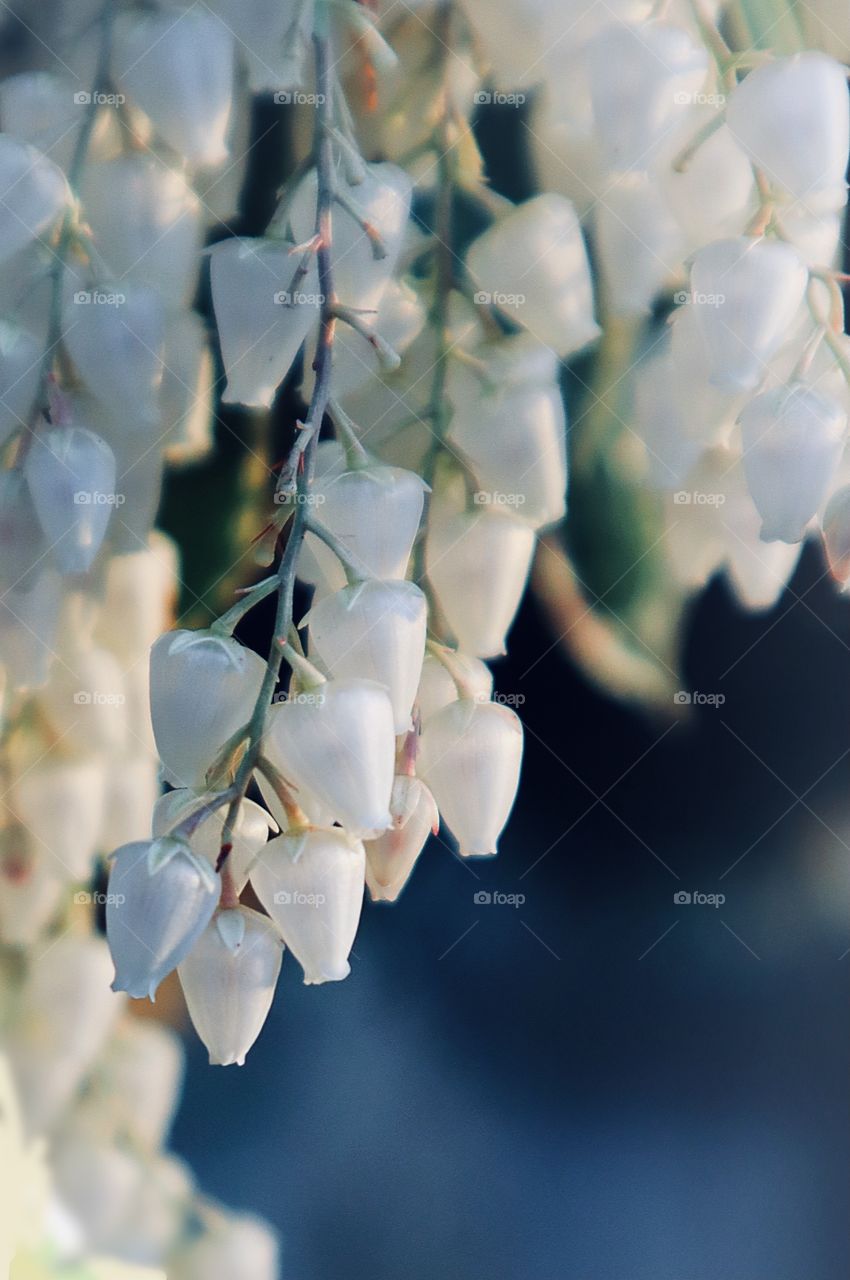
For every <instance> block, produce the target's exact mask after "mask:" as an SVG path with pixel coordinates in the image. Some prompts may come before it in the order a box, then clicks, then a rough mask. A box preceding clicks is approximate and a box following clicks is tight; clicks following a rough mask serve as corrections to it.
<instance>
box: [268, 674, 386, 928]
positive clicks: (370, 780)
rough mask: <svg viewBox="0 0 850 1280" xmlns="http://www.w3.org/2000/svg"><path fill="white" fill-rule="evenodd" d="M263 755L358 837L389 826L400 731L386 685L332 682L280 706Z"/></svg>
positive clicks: (287, 778)
mask: <svg viewBox="0 0 850 1280" xmlns="http://www.w3.org/2000/svg"><path fill="white" fill-rule="evenodd" d="M265 752H266V755H267V756H268V758H269V760H270V761H271V763H272V764H273V765H274V767H275V768H276V769H277V770H278V772H279V773H281V774H282V775H283V777H284V778H285V779H286V781H287V782H288V783H290V784H291V785H292V786H293V787H294V788H295V800H296V802H298V803H300V799H299V792H300V791H302V790H303V791H304V792H306V793H307V795H308V796H314V797H315V798H316V800H318V802H319V804H321V805H323V806H325V807H326V808H327V810H328V811H329V812H330V813H331V814H332V815H333V817H334V818H335V819H336V821H337V822H340V823H342V825H343V826H344V827H345V828H346V830H348V831H350V832H352V833H354V834H356V835H359V834H361V833H363V832H367V831H368V832H372V831H383V830H384V829H385V828H386V827H388V826H389V825H390V814H389V802H390V792H391V790H392V784H393V767H394V762H395V730H394V725H393V711H392V703H391V702H390V699H389V695H388V693H387V691H386V689H385V688H383V686H382V685H378V684H374V683H373V682H372V681H371V680H329V681H327V683H325V684H322V685H318V686H316V687H315V688H313V689H309V690H306V691H305V692H303V693H298V694H295V695H294V696H293V697H291V698H290V699H289V701H287V702H283V703H279V704H278V705H277V707H276V711H275V714H274V716H272V717H271V720H270V723H269V727H268V729H267V732H266V739H265ZM266 905H267V904H266ZM284 936H285V935H284Z"/></svg>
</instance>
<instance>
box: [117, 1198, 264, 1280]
mask: <svg viewBox="0 0 850 1280" xmlns="http://www.w3.org/2000/svg"><path fill="white" fill-rule="evenodd" d="M209 1216H210V1215H209V1214H205V1217H209ZM178 1275H179V1280H278V1276H279V1275H280V1270H279V1266H278V1244H277V1240H276V1239H275V1237H274V1235H273V1234H272V1232H271V1230H270V1229H269V1227H268V1226H267V1225H266V1223H264V1222H261V1221H260V1220H259V1219H258V1218H251V1217H248V1215H247V1214H246V1215H244V1216H242V1215H240V1216H238V1217H237V1216H236V1215H225V1214H223V1213H216V1215H215V1221H214V1223H213V1224H212V1226H210V1227H209V1228H208V1229H207V1230H206V1231H204V1233H203V1235H201V1236H198V1237H197V1238H195V1239H194V1240H192V1241H191V1243H190V1244H189V1245H188V1246H187V1247H186V1249H185V1250H184V1251H182V1252H181V1254H180V1270H179V1272H177V1273H176V1275H175V1280H177V1276H178ZM104 1280H106V1277H104ZM116 1280H120V1277H116Z"/></svg>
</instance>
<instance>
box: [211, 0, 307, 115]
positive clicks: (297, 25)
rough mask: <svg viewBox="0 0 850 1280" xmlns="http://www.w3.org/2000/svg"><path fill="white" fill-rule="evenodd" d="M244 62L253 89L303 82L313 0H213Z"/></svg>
mask: <svg viewBox="0 0 850 1280" xmlns="http://www.w3.org/2000/svg"><path fill="white" fill-rule="evenodd" d="M212 7H213V8H214V9H215V11H216V12H217V13H220V14H221V16H222V18H223V19H224V21H225V22H226V23H227V24H228V26H229V27H230V29H231V31H232V32H233V34H234V36H235V37H236V42H237V46H236V47H237V52H238V53H239V57H240V58H241V60H242V61H243V62H244V63H245V67H246V69H247V72H248V84H249V86H250V88H251V90H252V92H253V93H268V92H269V91H270V90H274V89H277V90H286V89H292V88H293V87H297V86H299V85H301V84H303V82H304V75H305V71H306V68H307V66H308V59H309V53H310V37H311V34H312V31H313V0H304V3H301V2H300V0H253V2H252V3H251V4H248V5H246V4H243V3H242V0H215V3H214V5H213V6H212Z"/></svg>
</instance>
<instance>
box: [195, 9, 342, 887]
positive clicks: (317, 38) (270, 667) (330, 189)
mask: <svg viewBox="0 0 850 1280" xmlns="http://www.w3.org/2000/svg"><path fill="white" fill-rule="evenodd" d="M313 47H314V58H315V70H316V123H315V134H314V154H315V163H316V177H317V190H316V237H317V238H316V246H317V248H316V260H317V267H318V275H319V293H320V295H321V304H320V306H321V312H320V324H319V341H318V343H317V346H316V355H315V358H314V361H313V369H314V372H315V381H314V384H313V394H312V396H311V397H310V405H309V408H308V410H307V415H306V418H305V421H304V423H303V424H300V430H299V433H298V436H297V438H296V441H295V444H294V445H293V448H292V450H291V452H290V454H289V457H288V458H287V460H286V463H285V464H284V467H283V469H282V471H281V476H280V480H279V482H278V492H279V493H284V494H285V493H287V492H290V493H293V492H294V497H295V510H294V511H293V514H292V516H291V517H290V522H289V536H288V538H287V541H286V546H285V548H284V551H283V555H282V556H281V560H280V565H279V567H278V573H277V578H278V587H277V591H278V596H277V610H276V614H275V622H274V634H273V636H272V642H271V647H270V650H269V658H268V664H267V666H266V674H265V678H264V680H263V683H262V686H261V688H260V692H259V694H258V696H257V701H256V704H255V706H254V710H253V713H252V715H251V719H250V720H249V722H248V726H247V731H246V740H247V747H246V750H245V754H244V755H243V757H242V760H241V762H240V764H239V768H238V770H237V773H236V778H235V780H234V784H233V786H234V792H235V794H234V797H233V799H232V800H231V802H230V806H229V808H228V812H227V819H226V821H225V824H224V828H223V830H222V837H221V852H220V854H219V867H220V868H221V869H222V871H223V874H224V875H225V877H226V860H227V856H228V854H229V852H230V848H231V846H232V843H233V831H234V827H235V823H236V819H237V817H238V814H239V806H240V804H241V803H242V800H243V799H244V796H245V792H246V791H247V789H248V786H249V784H250V781H251V777H252V775H253V772H254V769H255V768H256V765H257V761H258V759H259V755H260V747H261V743H262V739H263V733H264V732H265V727H266V719H267V716H268V710H269V706H270V704H271V699H272V695H273V693H274V689H275V685H276V684H277V681H278V677H279V674H280V663H281V658H282V656H283V648H284V646H285V645H286V643H287V638H288V636H289V633H290V630H291V628H292V625H293V596H294V591H295V568H296V564H297V561H298V553H299V551H300V549H301V544H302V542H303V540H304V534H305V532H306V529H307V511H308V506H309V494H310V489H311V486H312V482H313V472H314V468H315V455H316V444H317V442H318V438H319V431H320V430H321V426H322V419H323V417H324V414H325V410H326V409H327V407H328V402H329V400H330V395H331V372H332V367H333V345H334V334H335V330H336V322H337V315H336V296H335V293H334V284H333V263H332V240H333V226H332V209H333V203H334V177H333V137H332V131H331V124H332V105H333V94H334V79H335V77H334V74H333V69H332V67H331V63H330V54H329V39H328V33H327V15H326V13H325V11H324V10H323V8H322V7H321V6H317V10H316V30H315V32H314V36H313Z"/></svg>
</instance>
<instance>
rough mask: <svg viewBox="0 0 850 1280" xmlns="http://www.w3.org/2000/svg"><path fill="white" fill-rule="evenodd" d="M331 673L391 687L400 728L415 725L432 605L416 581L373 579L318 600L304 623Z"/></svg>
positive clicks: (398, 731)
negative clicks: (413, 715)
mask: <svg viewBox="0 0 850 1280" xmlns="http://www.w3.org/2000/svg"><path fill="white" fill-rule="evenodd" d="M305 624H306V625H309V627H310V648H311V651H312V650H315V652H316V654H317V655H318V657H319V659H320V661H321V662H322V664H323V665H324V666H325V667H326V668H327V669H328V671H329V672H330V674H331V675H332V676H334V677H336V678H341V679H356V678H360V679H363V680H373V681H375V682H376V683H377V684H382V685H384V686H385V687H386V689H387V691H388V693H389V695H390V701H391V703H392V708H393V716H394V719H395V732H396V733H397V734H399V733H406V732H407V730H408V729H409V728H410V712H411V708H412V706H413V699H414V698H415V696H416V688H417V685H418V683H419V676H420V673H421V671H422V660H423V658H424V656H425V635H426V631H427V627H428V607H427V603H426V600H425V596H424V595H423V594H422V592H421V591H420V590H419V588H418V587H417V586H414V584H413V583H412V582H398V581H397V582H379V581H377V579H374V578H372V579H367V580H366V581H365V582H357V583H355V584H354V585H353V586H348V587H343V588H342V590H341V591H336V592H334V594H333V595H330V596H325V598H324V600H320V601H319V603H318V604H316V605H314V606H313V608H312V609H311V610H310V612H309V613H308V614H307V616H306V618H304V619H303V621H302V623H301V625H302V626H304V625H305Z"/></svg>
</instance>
